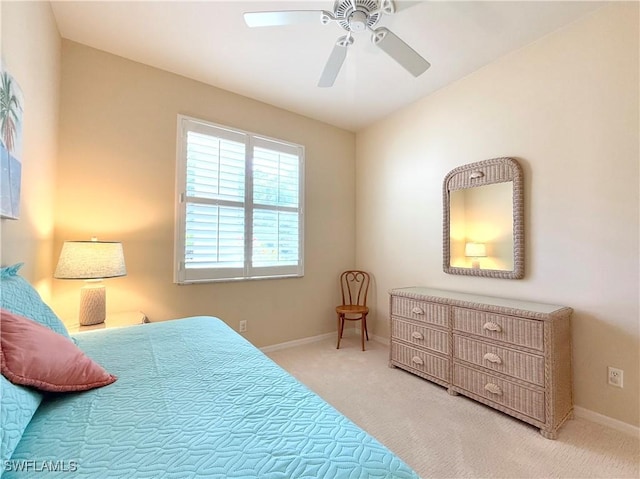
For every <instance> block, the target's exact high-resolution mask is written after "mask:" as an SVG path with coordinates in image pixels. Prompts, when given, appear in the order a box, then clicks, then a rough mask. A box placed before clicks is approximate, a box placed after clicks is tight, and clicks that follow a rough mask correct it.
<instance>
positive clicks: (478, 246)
mask: <svg viewBox="0 0 640 479" xmlns="http://www.w3.org/2000/svg"><path fill="white" fill-rule="evenodd" d="M464 255H465V256H466V257H468V258H473V259H472V261H471V267H472V268H473V269H480V259H479V258H484V257H485V256H487V247H486V245H485V244H484V243H467V244H466V245H465V246H464Z"/></svg>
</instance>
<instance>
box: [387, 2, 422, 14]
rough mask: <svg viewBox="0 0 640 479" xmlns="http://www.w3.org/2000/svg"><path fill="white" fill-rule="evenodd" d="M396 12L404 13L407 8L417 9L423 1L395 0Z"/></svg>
mask: <svg viewBox="0 0 640 479" xmlns="http://www.w3.org/2000/svg"><path fill="white" fill-rule="evenodd" d="M393 3H394V6H395V12H396V13H398V12H402V11H404V10H406V9H407V8H411V7H415V6H416V5H418V4H419V3H422V1H421V0H395V1H394V2H393Z"/></svg>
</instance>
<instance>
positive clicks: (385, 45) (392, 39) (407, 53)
mask: <svg viewBox="0 0 640 479" xmlns="http://www.w3.org/2000/svg"><path fill="white" fill-rule="evenodd" d="M372 40H373V43H374V45H377V46H378V47H379V48H380V49H381V50H382V51H383V52H385V53H386V54H387V55H389V56H390V57H391V58H393V59H394V60H395V61H397V62H398V63H399V64H400V65H401V66H402V67H403V68H404V69H405V70H407V71H408V72H409V73H411V74H412V75H413V76H414V77H417V76H420V75H422V74H423V73H424V72H425V71H427V68H429V67H430V66H431V64H430V63H429V62H428V61H427V60H425V59H424V58H422V56H420V54H419V53H418V52H416V51H415V50H414V49H413V48H411V47H410V46H409V45H407V44H406V43H405V42H404V41H402V40H401V39H400V37H398V36H397V35H396V34H395V33H393V32H392V31H391V30H389V29H387V28H384V27H380V28H376V29H375V30H374V31H373V37H372Z"/></svg>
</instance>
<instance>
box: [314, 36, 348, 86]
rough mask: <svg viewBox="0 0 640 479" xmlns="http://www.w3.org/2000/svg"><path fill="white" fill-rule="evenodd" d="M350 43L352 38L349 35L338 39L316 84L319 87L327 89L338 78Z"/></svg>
mask: <svg viewBox="0 0 640 479" xmlns="http://www.w3.org/2000/svg"><path fill="white" fill-rule="evenodd" d="M352 43H353V38H352V37H351V36H350V35H346V36H344V37H340V38H339V39H338V41H337V42H336V44H335V45H334V47H333V50H332V51H331V55H329V59H328V60H327V64H326V65H325V66H324V70H323V71H322V75H321V76H320V81H319V82H318V86H319V87H321V88H327V87H330V86H333V83H334V82H335V81H336V78H337V77H338V73H340V69H341V68H342V64H343V63H344V59H345V58H347V48H348V47H349V45H351V44H352Z"/></svg>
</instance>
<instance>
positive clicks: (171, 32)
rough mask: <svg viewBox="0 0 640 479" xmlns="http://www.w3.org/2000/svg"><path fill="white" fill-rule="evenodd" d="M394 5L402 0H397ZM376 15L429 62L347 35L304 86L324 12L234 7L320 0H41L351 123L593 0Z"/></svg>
mask: <svg viewBox="0 0 640 479" xmlns="http://www.w3.org/2000/svg"><path fill="white" fill-rule="evenodd" d="M397 3H400V4H402V2H397ZM409 3H411V5H410V4H406V5H404V6H402V5H401V7H400V8H401V9H400V11H399V12H397V13H396V14H395V15H392V16H386V15H385V16H383V17H382V19H381V20H380V22H379V24H378V26H385V27H387V28H389V29H390V30H392V31H393V32H394V33H396V34H397V35H398V36H399V37H400V38H402V39H403V40H404V41H405V42H407V43H408V44H409V45H411V46H412V47H413V48H414V49H415V50H416V51H417V52H418V53H420V54H421V55H422V56H423V57H425V58H426V59H427V60H428V61H429V62H430V63H431V68H430V69H429V70H427V71H426V72H425V73H424V74H423V75H422V76H420V77H418V78H414V77H412V76H411V75H410V74H409V73H407V72H406V71H405V70H403V69H402V68H401V67H400V66H399V65H398V64H397V63H395V62H394V61H393V60H392V59H391V58H390V57H388V56H387V55H386V54H385V53H384V52H382V51H381V50H379V49H378V48H376V47H375V46H373V45H372V43H371V41H370V34H369V33H359V34H354V36H355V44H354V45H353V46H352V47H350V48H349V53H348V55H347V59H346V61H345V63H344V65H343V68H342V71H341V72H340V74H339V75H338V78H337V80H336V82H335V85H334V86H333V87H332V88H318V87H317V86H316V85H317V83H318V79H319V77H320V74H321V73H322V70H323V68H324V64H325V62H326V61H327V58H328V57H329V53H330V52H331V50H332V48H333V45H334V43H335V41H336V39H337V38H338V37H339V36H341V35H343V34H344V33H345V32H344V30H342V29H341V28H340V26H339V25H338V24H336V23H332V24H329V25H321V24H318V25H310V24H307V25H296V26H286V27H265V28H248V27H247V26H246V25H245V23H244V20H243V16H242V14H243V13H244V12H250V11H265V10H307V9H308V10H329V11H332V10H333V0H323V1H315V0H308V1H244V0H236V1H201V2H184V1H161V2H156V1H122V2H120V1H89V2H87V1H80V2H75V1H62V2H52V6H53V12H54V15H55V17H56V20H57V23H58V28H59V30H60V34H61V35H62V37H64V38H68V39H70V40H73V41H76V42H79V43H83V44H85V45H89V46H91V47H94V48H97V49H100V50H104V51H107V52H110V53H113V54H115V55H119V56H122V57H125V58H129V59H131V60H135V61H137V62H140V63H144V64H147V65H151V66H154V67H157V68H161V69H163V70H167V71H170V72H174V73H177V74H180V75H183V76H186V77H189V78H192V79H195V80H199V81H202V82H204V83H208V84H211V85H214V86H217V87H220V88H223V89H225V90H229V91H232V92H235V93H239V94H241V95H244V96H247V97H250V98H255V99H257V100H260V101H263V102H266V103H269V104H272V105H275V106H278V107H281V108H284V109H286V110H290V111H293V112H296V113H300V114H302V115H305V116H309V117H312V118H315V119H318V120H321V121H325V122H327V123H330V124H333V125H336V126H339V127H342V128H346V129H349V130H353V131H356V130H358V129H360V128H363V127H364V126H367V125H369V124H371V123H372V122H374V121H376V120H378V119H380V118H382V117H384V116H386V115H388V114H389V113H391V112H393V111H395V110H397V109H399V108H401V107H403V106H405V105H407V104H409V103H411V102H413V101H415V100H417V99H418V98H421V97H424V96H426V95H428V94H429V93H432V92H433V91H435V90H437V89H439V88H441V87H443V86H445V85H447V84H449V83H452V82H454V81H456V80H458V79H460V78H462V77H464V76H465V75H468V74H469V73H471V72H473V71H475V70H477V69H479V68H481V67H482V66H483V65H486V64H488V63H490V62H491V61H493V60H495V59H497V58H499V57H501V56H503V55H505V54H507V53H509V52H511V51H514V50H516V49H518V48H521V47H522V46H524V45H527V44H529V43H531V42H533V41H535V40H537V39H538V38H540V37H542V36H544V35H546V34H548V33H550V32H552V31H554V30H557V29H558V28H560V27H562V26H564V25H566V24H568V23H570V22H573V21H575V20H576V19H578V18H579V17H581V16H583V15H585V14H587V13H589V12H591V11H593V10H595V9H597V8H599V7H601V6H602V5H603V3H602V2H597V3H596V2H576V1H573V2H571V1H569V2H564V1H550V2H539V1H531V2H529V1H526V2H525V1H518V2H481V1H475V2H457V1H424V2H409Z"/></svg>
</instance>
